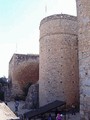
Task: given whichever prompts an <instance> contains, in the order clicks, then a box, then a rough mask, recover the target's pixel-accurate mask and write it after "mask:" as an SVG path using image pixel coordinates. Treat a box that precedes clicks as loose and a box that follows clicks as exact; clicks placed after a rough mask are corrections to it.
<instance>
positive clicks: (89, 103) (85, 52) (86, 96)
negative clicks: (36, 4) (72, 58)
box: [76, 0, 90, 120]
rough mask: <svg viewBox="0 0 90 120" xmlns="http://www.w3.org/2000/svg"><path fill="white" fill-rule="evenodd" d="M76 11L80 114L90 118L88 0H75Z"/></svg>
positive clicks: (82, 117) (87, 118)
mask: <svg viewBox="0 0 90 120" xmlns="http://www.w3.org/2000/svg"><path fill="white" fill-rule="evenodd" d="M76 3H77V13H78V28H79V31H78V39H79V76H80V114H81V120H90V0H76Z"/></svg>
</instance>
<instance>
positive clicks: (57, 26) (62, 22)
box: [39, 14, 79, 106]
mask: <svg viewBox="0 0 90 120" xmlns="http://www.w3.org/2000/svg"><path fill="white" fill-rule="evenodd" d="M78 85H79V78H78V37H77V18H76V17H74V16H70V15H65V14H61V15H52V16H49V17H46V18H44V19H43V20H42V21H41V23H40V63H39V104H40V106H43V105H46V104H48V103H50V102H53V101H54V100H62V101H66V102H67V105H71V104H72V103H77V102H79V86H78Z"/></svg>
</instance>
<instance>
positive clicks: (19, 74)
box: [9, 54, 39, 97]
mask: <svg viewBox="0 0 90 120" xmlns="http://www.w3.org/2000/svg"><path fill="white" fill-rule="evenodd" d="M9 79H10V80H11V81H12V96H13V97H15V96H16V95H18V96H22V95H23V94H24V92H23V90H24V89H25V88H26V87H27V86H28V84H33V83H36V82H37V81H38V80H39V56H38V55H24V54H14V55H13V57H12V59H11V61H10V63H9Z"/></svg>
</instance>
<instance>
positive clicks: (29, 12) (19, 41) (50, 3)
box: [0, 0, 76, 77]
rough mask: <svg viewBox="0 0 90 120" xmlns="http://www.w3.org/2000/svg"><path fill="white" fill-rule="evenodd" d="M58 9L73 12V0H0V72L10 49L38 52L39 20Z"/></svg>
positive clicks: (57, 11) (11, 51)
mask: <svg viewBox="0 0 90 120" xmlns="http://www.w3.org/2000/svg"><path fill="white" fill-rule="evenodd" d="M46 7H47V10H45V8H46ZM60 13H65V14H71V15H76V3H75V0H63V1H62V0H0V56H1V60H0V76H3V75H5V76H7V77H8V63H9V61H10V59H11V57H12V55H13V53H22V54H31V53H34V54H38V53H39V25H40V21H41V20H42V19H43V18H44V17H46V16H49V15H52V14H60Z"/></svg>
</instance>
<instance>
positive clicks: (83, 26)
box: [12, 0, 90, 120]
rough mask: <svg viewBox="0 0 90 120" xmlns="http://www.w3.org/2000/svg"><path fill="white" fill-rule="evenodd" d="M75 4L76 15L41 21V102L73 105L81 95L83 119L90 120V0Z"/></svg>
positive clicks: (43, 103)
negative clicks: (64, 102)
mask: <svg viewBox="0 0 90 120" xmlns="http://www.w3.org/2000/svg"><path fill="white" fill-rule="evenodd" d="M76 4H77V17H74V16H70V15H65V14H61V15H52V16H49V17H46V18H44V19H43V20H42V21H41V23H40V56H39V104H40V106H43V105H45V104H47V103H50V102H52V101H54V100H56V99H58V100H63V101H66V103H67V105H71V104H75V103H78V102H79V97H80V115H81V120H89V119H90V115H89V113H90V80H89V79H90V65H89V62H90V58H89V57H90V55H89V54H90V1H89V0H76ZM12 76H13V74H12ZM12 81H13V79H12ZM36 81H37V80H36Z"/></svg>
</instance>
